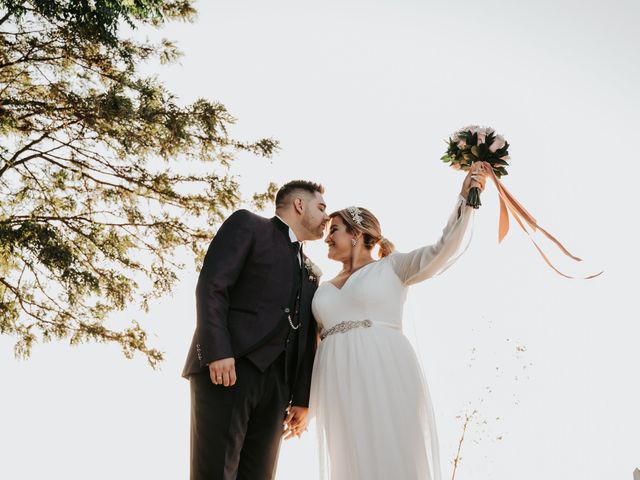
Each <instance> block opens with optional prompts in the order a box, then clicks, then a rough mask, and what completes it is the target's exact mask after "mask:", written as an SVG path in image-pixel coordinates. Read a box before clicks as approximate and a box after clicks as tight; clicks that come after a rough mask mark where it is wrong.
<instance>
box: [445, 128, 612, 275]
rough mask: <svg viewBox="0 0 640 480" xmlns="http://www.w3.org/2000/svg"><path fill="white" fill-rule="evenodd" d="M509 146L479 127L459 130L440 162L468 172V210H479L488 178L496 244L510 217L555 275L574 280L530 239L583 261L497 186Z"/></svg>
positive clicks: (465, 188)
mask: <svg viewBox="0 0 640 480" xmlns="http://www.w3.org/2000/svg"><path fill="white" fill-rule="evenodd" d="M510 159H511V158H510V156H509V143H508V142H507V141H506V140H505V139H504V137H503V136H502V135H498V134H497V133H496V131H495V130H494V129H493V128H491V127H481V126H478V125H469V126H467V127H464V128H461V129H460V130H458V131H457V132H455V133H454V134H453V135H451V136H450V137H449V139H448V140H447V151H446V153H445V154H444V155H443V156H442V157H441V160H442V161H443V162H445V163H448V164H449V165H450V166H451V167H452V168H454V169H456V170H464V171H467V172H468V173H467V177H466V178H465V181H464V183H463V185H462V192H461V195H462V196H463V197H464V198H465V199H466V201H467V202H466V203H467V205H468V206H470V207H473V208H478V207H480V205H481V203H480V192H481V191H482V190H484V185H485V182H486V179H487V177H489V178H491V180H492V181H493V183H494V184H495V186H496V189H497V191H498V196H499V198H500V220H499V225H498V241H499V242H501V241H502V239H503V238H504V237H505V236H506V235H507V232H508V231H509V214H511V216H513V218H514V219H515V220H516V222H517V223H518V225H519V226H520V228H522V230H524V231H525V233H526V234H527V235H528V236H529V238H530V239H531V241H532V242H533V244H534V246H535V247H536V249H537V250H538V252H539V253H540V255H541V256H542V258H543V259H544V261H545V262H546V263H547V265H549V267H551V268H552V269H553V270H555V271H556V272H557V273H559V274H560V275H562V276H563V277H566V278H576V277H573V276H571V275H567V274H565V273H562V272H561V271H560V270H558V269H557V268H556V267H555V266H554V265H553V264H552V263H551V261H550V260H549V258H548V256H547V254H546V253H545V252H544V251H543V250H542V248H541V247H540V245H538V243H537V242H536V240H534V238H533V237H532V234H533V233H536V232H540V233H542V234H543V235H544V236H545V237H546V238H547V239H549V240H551V242H553V243H554V244H555V245H556V246H557V247H558V248H559V249H560V251H561V252H562V253H563V254H565V255H566V256H567V257H569V258H571V259H572V260H575V261H576V262H580V261H582V260H581V259H580V258H578V257H576V256H575V255H572V254H571V253H569V251H568V250H567V249H566V248H565V247H564V245H562V244H561V243H560V242H559V241H558V239H556V238H555V237H554V236H553V235H551V234H550V233H549V232H548V231H546V230H545V229H544V228H542V227H541V226H540V225H539V224H538V222H537V220H536V219H535V218H534V217H533V215H531V213H529V212H528V211H527V210H526V209H525V208H524V206H523V205H522V204H521V203H520V202H519V201H518V200H516V198H515V197H514V196H513V195H512V194H511V192H509V191H508V190H507V189H506V188H505V186H504V185H503V184H502V182H500V177H502V176H504V175H507V169H506V168H505V167H507V166H508V165H509V163H508V162H507V160H510ZM601 273H602V272H599V273H596V274H593V275H588V276H586V277H583V278H585V279H589V278H594V277H597V276H598V275H600V274H601Z"/></svg>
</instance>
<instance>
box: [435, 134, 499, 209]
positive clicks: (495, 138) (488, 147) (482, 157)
mask: <svg viewBox="0 0 640 480" xmlns="http://www.w3.org/2000/svg"><path fill="white" fill-rule="evenodd" d="M447 143H448V145H449V147H448V148H447V153H445V154H444V155H443V156H442V157H441V160H442V161H443V162H445V163H449V164H450V165H451V166H452V167H453V168H456V169H459V170H469V169H470V168H472V165H473V164H474V163H475V162H486V163H488V164H489V165H491V168H492V169H493V173H494V174H495V176H496V177H497V178H500V177H502V176H503V175H507V169H506V168H505V167H506V166H508V165H509V163H507V160H510V157H509V143H508V142H507V141H506V140H505V139H504V137H503V136H502V135H497V134H496V132H495V130H494V129H493V128H490V127H479V126H478V125H470V126H468V127H464V128H462V129H460V130H458V131H457V132H456V133H454V134H453V135H452V136H451V137H449V140H448V142H447ZM467 205H469V206H470V207H473V208H478V207H479V206H480V205H482V204H481V203H480V189H479V188H478V187H472V188H471V189H470V190H469V195H468V196H467Z"/></svg>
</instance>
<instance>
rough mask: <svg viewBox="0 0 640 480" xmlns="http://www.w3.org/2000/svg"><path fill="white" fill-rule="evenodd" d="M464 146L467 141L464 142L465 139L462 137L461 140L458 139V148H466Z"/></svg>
mask: <svg viewBox="0 0 640 480" xmlns="http://www.w3.org/2000/svg"><path fill="white" fill-rule="evenodd" d="M466 147H467V142H465V141H464V139H463V140H460V141H459V142H458V148H459V149H461V150H462V149H463V148H466Z"/></svg>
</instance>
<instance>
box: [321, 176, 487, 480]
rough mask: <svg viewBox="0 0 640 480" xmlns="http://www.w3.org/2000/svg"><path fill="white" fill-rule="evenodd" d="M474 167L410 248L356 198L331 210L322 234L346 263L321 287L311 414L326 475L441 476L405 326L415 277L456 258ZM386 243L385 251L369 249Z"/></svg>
mask: <svg viewBox="0 0 640 480" xmlns="http://www.w3.org/2000/svg"><path fill="white" fill-rule="evenodd" d="M485 179H486V175H485V173H484V172H483V171H476V172H475V173H471V172H470V173H469V174H468V175H467V177H466V178H465V181H464V183H463V186H462V191H461V193H460V196H459V197H458V200H457V202H456V205H455V208H454V210H453V213H452V215H451V217H450V218H449V221H448V222H447V225H446V226H445V228H444V231H443V233H442V237H441V238H440V239H439V240H438V242H437V243H436V244H434V245H430V246H426V247H422V248H418V249H416V250H413V251H412V252H409V253H397V252H394V247H393V244H392V243H391V242H389V241H388V240H387V239H385V238H384V237H383V236H382V234H381V231H380V224H379V222H378V220H377V219H376V217H375V216H374V215H373V214H372V213H371V212H370V211H369V210H367V209H365V208H357V207H350V208H346V209H344V210H340V211H337V212H335V213H333V214H332V215H331V218H332V220H331V225H330V230H329V233H328V235H327V237H326V239H325V242H326V243H327V245H328V246H329V258H331V259H332V260H336V261H338V262H342V265H343V268H342V271H341V272H340V273H339V274H338V275H337V276H336V277H335V278H333V279H332V280H330V281H328V282H324V283H322V284H321V285H320V287H319V288H318V290H317V292H316V294H315V297H314V300H313V304H312V309H313V313H314V316H315V318H316V320H317V321H318V326H319V328H320V337H321V342H320V345H319V347H318V351H317V354H316V358H315V363H314V367H313V376H312V385H311V399H310V412H309V413H310V416H311V417H313V416H315V418H316V426H317V430H318V435H319V440H320V460H321V461H320V464H321V465H320V467H321V476H322V478H331V479H333V480H377V479H379V480H389V479H398V480H400V479H401V480H413V479H415V480H440V478H441V476H440V461H439V453H438V438H437V434H436V426H435V419H434V415H433V409H432V406H431V400H430V398H429V393H428V390H427V385H426V383H425V381H424V378H423V376H422V371H421V368H420V365H419V363H418V359H417V357H416V355H415V353H414V351H413V349H412V347H411V345H410V343H409V341H408V340H407V338H406V337H405V336H404V335H403V333H402V310H403V304H404V302H405V298H406V295H407V289H408V287H409V286H410V285H413V284H415V283H417V282H421V281H423V280H426V279H428V278H430V277H433V276H434V275H437V274H438V273H440V272H442V271H443V270H444V269H446V268H447V267H448V266H449V265H450V264H451V263H452V262H453V261H454V260H455V258H454V256H455V255H456V253H457V252H458V250H459V247H460V244H461V243H462V239H463V237H464V233H465V230H466V229H467V224H468V223H469V219H470V217H471V214H472V211H473V209H472V208H471V207H467V206H466V202H465V200H466V196H467V193H468V191H469V188H470V187H471V186H478V187H480V188H481V189H482V188H483V187H484V183H485ZM376 245H379V247H380V248H379V256H380V257H381V259H380V260H375V259H374V258H373V257H372V249H373V247H374V246H376Z"/></svg>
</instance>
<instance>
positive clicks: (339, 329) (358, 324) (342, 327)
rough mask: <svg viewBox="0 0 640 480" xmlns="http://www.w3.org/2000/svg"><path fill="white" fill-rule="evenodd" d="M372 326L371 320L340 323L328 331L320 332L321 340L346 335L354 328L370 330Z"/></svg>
mask: <svg viewBox="0 0 640 480" xmlns="http://www.w3.org/2000/svg"><path fill="white" fill-rule="evenodd" d="M371 325H373V322H372V321H371V320H349V321H347V322H340V323H338V324H337V325H334V326H333V327H331V328H329V329H327V330H322V332H320V340H324V339H325V338H326V337H327V336H329V335H333V334H334V333H344V332H348V331H349V330H353V329H354V328H369V327H370V326H371Z"/></svg>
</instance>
